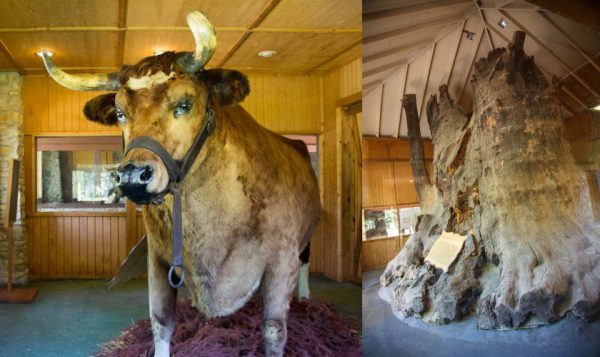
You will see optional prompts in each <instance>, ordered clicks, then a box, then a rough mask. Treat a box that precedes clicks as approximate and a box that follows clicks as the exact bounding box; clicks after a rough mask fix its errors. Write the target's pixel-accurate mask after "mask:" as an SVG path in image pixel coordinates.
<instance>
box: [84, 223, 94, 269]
mask: <svg viewBox="0 0 600 357" xmlns="http://www.w3.org/2000/svg"><path fill="white" fill-rule="evenodd" d="M85 219H86V221H87V222H86V227H87V240H88V246H87V248H88V250H87V275H88V276H90V277H95V276H97V274H96V229H95V227H94V217H86V218H85Z"/></svg>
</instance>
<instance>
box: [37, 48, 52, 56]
mask: <svg viewBox="0 0 600 357" xmlns="http://www.w3.org/2000/svg"><path fill="white" fill-rule="evenodd" d="M44 53H46V55H48V57H52V56H54V52H50V51H46V49H45V48H43V49H41V50H39V51H38V52H36V53H35V54H36V55H38V56H40V57H42V55H43V54H44Z"/></svg>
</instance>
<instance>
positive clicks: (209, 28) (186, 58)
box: [177, 11, 217, 73]
mask: <svg viewBox="0 0 600 357" xmlns="http://www.w3.org/2000/svg"><path fill="white" fill-rule="evenodd" d="M187 22H188V26H189V27H190V30H192V33H193V34H194V40H195V41H196V50H195V51H194V53H190V52H187V53H185V54H183V55H182V56H181V57H179V59H178V60H177V63H178V64H179V65H180V66H181V67H182V68H183V69H184V70H185V71H186V72H188V73H195V72H197V71H199V70H200V69H201V68H202V67H204V65H205V64H206V63H208V61H209V60H210V58H211V57H212V55H213V53H215V49H216V48H217V36H216V35H215V28H214V27H213V25H212V24H211V23H210V21H208V19H207V18H206V16H204V14H202V13H201V12H200V11H194V12H190V13H189V14H188V16H187Z"/></svg>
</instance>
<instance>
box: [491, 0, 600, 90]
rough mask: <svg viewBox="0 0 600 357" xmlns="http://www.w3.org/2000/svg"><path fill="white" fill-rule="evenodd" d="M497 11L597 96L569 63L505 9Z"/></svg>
mask: <svg viewBox="0 0 600 357" xmlns="http://www.w3.org/2000/svg"><path fill="white" fill-rule="evenodd" d="M498 12H500V13H501V14H502V15H504V16H505V17H506V18H507V19H508V20H509V21H511V22H512V23H513V24H514V25H515V26H516V27H518V28H519V29H520V30H521V31H523V32H525V33H526V34H527V36H529V37H531V39H532V40H533V41H534V42H535V43H537V44H538V45H539V46H540V47H541V48H543V49H544V50H545V51H546V52H548V53H549V54H550V56H552V58H554V59H555V60H556V61H557V62H558V63H560V64H561V66H563V68H564V69H566V70H567V72H569V73H571V74H572V76H573V78H575V79H577V81H578V82H579V83H581V85H583V86H584V87H585V88H586V89H587V90H588V91H590V93H592V94H593V95H594V96H595V97H598V93H597V92H596V91H595V90H594V89H593V88H592V87H590V86H589V85H588V84H587V83H586V82H585V81H584V80H583V79H582V78H581V77H579V75H578V74H577V73H575V72H574V71H573V70H572V69H571V68H570V67H569V65H568V64H566V63H565V62H564V61H563V60H562V59H561V58H560V57H559V56H558V55H557V54H556V53H554V51H552V49H551V48H549V47H548V46H546V45H545V44H544V42H543V41H541V40H539V39H538V38H537V37H536V36H535V35H534V34H532V33H531V32H530V31H529V30H527V29H526V28H525V27H524V26H523V25H521V24H520V23H519V22H518V21H517V20H516V19H515V18H514V17H512V16H510V15H509V14H508V13H507V12H506V11H503V10H498Z"/></svg>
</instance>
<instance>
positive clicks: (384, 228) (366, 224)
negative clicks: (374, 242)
mask: <svg viewBox="0 0 600 357" xmlns="http://www.w3.org/2000/svg"><path fill="white" fill-rule="evenodd" d="M419 214H421V208H420V207H419V206H413V207H389V208H388V207H385V208H365V209H363V240H371V239H378V238H390V237H398V236H401V235H402V236H405V235H411V234H413V233H414V231H415V228H416V226H417V218H418V216H419Z"/></svg>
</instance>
